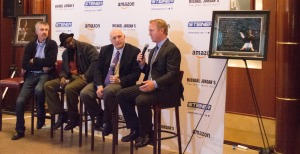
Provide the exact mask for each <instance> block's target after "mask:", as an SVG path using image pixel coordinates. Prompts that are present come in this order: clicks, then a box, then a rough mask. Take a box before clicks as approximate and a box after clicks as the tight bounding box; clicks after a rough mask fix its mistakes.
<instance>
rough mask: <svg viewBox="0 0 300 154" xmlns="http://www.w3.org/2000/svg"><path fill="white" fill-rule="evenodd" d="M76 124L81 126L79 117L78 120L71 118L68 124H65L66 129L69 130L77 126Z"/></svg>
mask: <svg viewBox="0 0 300 154" xmlns="http://www.w3.org/2000/svg"><path fill="white" fill-rule="evenodd" d="M76 126H79V119H76V120H70V121H69V122H68V123H67V125H66V126H65V128H64V130H65V131H68V130H71V129H73V128H75V127H76Z"/></svg>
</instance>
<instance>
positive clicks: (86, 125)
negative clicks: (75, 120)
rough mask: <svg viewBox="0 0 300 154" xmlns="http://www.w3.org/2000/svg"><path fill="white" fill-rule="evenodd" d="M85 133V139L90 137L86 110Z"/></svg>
mask: <svg viewBox="0 0 300 154" xmlns="http://www.w3.org/2000/svg"><path fill="white" fill-rule="evenodd" d="M84 120H85V122H84V130H85V131H84V133H85V137H88V116H87V111H86V109H84Z"/></svg>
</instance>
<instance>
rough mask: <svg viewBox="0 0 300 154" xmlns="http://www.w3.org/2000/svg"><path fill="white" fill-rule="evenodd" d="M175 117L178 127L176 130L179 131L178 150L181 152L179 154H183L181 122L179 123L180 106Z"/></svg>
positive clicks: (176, 108)
mask: <svg viewBox="0 0 300 154" xmlns="http://www.w3.org/2000/svg"><path fill="white" fill-rule="evenodd" d="M175 116H176V127H177V128H176V129H177V139H178V150H179V154H182V148H181V133H180V122H179V108H178V106H176V107H175Z"/></svg>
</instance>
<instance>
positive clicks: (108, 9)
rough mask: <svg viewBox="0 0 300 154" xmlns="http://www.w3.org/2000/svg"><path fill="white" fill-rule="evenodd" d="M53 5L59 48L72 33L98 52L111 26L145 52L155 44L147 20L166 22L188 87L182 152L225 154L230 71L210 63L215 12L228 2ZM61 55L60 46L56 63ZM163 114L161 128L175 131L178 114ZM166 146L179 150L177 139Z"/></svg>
mask: <svg viewBox="0 0 300 154" xmlns="http://www.w3.org/2000/svg"><path fill="white" fill-rule="evenodd" d="M51 3H52V6H51V9H52V10H51V11H52V14H51V18H52V19H51V21H52V25H51V28H52V29H51V31H52V34H51V36H52V39H54V40H56V42H57V43H58V44H60V41H59V34H60V33H62V32H64V33H74V38H75V39H78V40H80V41H84V42H88V43H91V44H93V45H94V46H96V47H97V49H98V50H100V48H101V46H104V45H107V44H110V41H109V32H110V31H111V29H113V28H121V29H122V30H123V31H124V33H125V35H126V42H127V43H131V44H133V45H135V46H137V47H139V48H140V49H141V50H142V48H143V47H144V45H145V44H147V43H148V44H149V45H150V46H149V48H153V47H154V46H155V44H154V43H153V42H151V39H150V37H149V35H148V25H149V20H150V19H155V18H161V19H164V20H166V22H167V23H168V24H169V36H168V37H169V39H170V40H171V41H172V42H174V43H175V44H176V45H177V46H178V48H179V49H180V51H181V55H182V61H181V70H183V71H184V78H183V84H184V88H185V91H184V96H185V100H184V101H182V103H181V104H182V106H181V107H180V124H181V137H182V148H183V150H184V149H186V153H193V154H196V153H197V154H200V153H202V154H214V153H215V154H220V153H223V139H224V113H225V96H226V69H225V71H224V72H223V74H221V72H222V70H223V68H224V65H225V63H226V60H223V59H210V58H208V51H209V42H210V31H211V25H212V23H211V20H212V11H213V10H229V5H230V2H229V0H52V1H51ZM62 51H63V49H62V48H60V52H59V53H60V54H59V57H58V59H61V52H62ZM146 57H147V56H146ZM220 76H221V78H220V81H219V84H218V85H217V81H218V79H219V77H220ZM215 87H217V88H216V90H215V92H214V94H213V95H212V93H213V91H214V89H215ZM170 97H172V96H170ZM162 113H163V116H162V118H163V119H162V129H166V130H171V131H176V127H175V126H176V125H175V124H176V123H175V117H174V114H173V113H174V110H164V111H163V112H162ZM200 119H201V121H200ZM199 121H200V123H199ZM198 123H199V126H198V127H197V128H196V126H197V124H198ZM119 132H120V136H119V138H120V137H121V136H122V135H126V134H128V133H129V131H128V130H126V129H124V130H120V131H119ZM193 133H194V135H193V137H192V134H193ZM191 137H192V138H191ZM189 141H190V142H189ZM162 144H163V145H162V148H163V149H168V150H174V151H176V150H177V149H178V145H177V139H176V138H175V139H172V140H168V141H163V142H162ZM187 145H188V146H187ZM96 146H97V145H96ZM186 147H187V148H186Z"/></svg>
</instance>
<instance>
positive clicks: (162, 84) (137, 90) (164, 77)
mask: <svg viewBox="0 0 300 154" xmlns="http://www.w3.org/2000/svg"><path fill="white" fill-rule="evenodd" d="M149 35H150V37H151V40H152V42H154V43H156V47H155V48H154V49H152V50H151V51H150V54H149V58H148V63H146V60H145V57H143V56H142V54H141V53H140V54H139V55H138V57H137V59H138V61H139V65H140V68H141V69H142V70H141V71H142V73H144V74H145V77H144V81H143V82H142V84H141V85H136V86H132V87H129V88H124V89H122V90H120V91H119V92H118V93H117V99H118V102H119V105H120V108H121V110H122V112H123V115H124V118H125V121H126V126H127V128H130V129H131V132H130V134H129V135H126V136H124V137H123V138H122V139H121V141H123V142H129V141H132V140H135V139H136V138H137V137H139V138H138V139H136V142H135V147H136V148H139V147H144V146H146V145H148V144H149V142H150V141H151V139H152V137H153V132H152V112H151V106H153V105H156V103H161V104H160V105H161V106H163V107H173V106H179V105H180V97H181V96H182V90H181V82H180V81H179V80H178V78H179V74H180V62H181V54H180V51H179V49H178V48H177V47H176V45H175V44H174V43H172V42H171V41H170V40H169V39H168V37H167V36H168V25H167V23H166V22H165V21H164V20H162V19H154V20H150V22H149ZM135 106H136V107H137V112H138V114H136V110H135Z"/></svg>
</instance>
